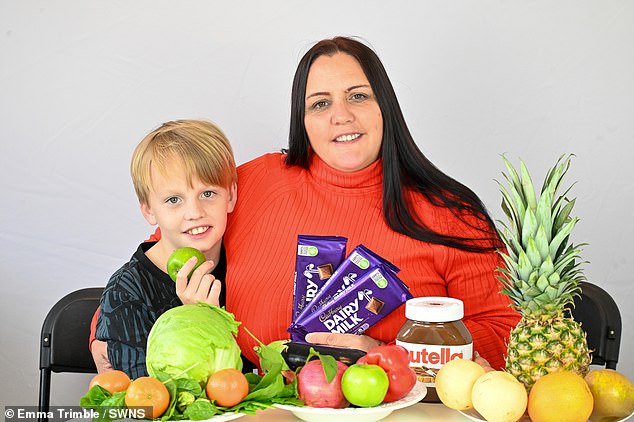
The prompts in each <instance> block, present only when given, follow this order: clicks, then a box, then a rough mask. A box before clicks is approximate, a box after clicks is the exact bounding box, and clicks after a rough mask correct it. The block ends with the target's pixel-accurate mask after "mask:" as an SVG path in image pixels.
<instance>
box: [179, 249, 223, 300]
mask: <svg viewBox="0 0 634 422" xmlns="http://www.w3.org/2000/svg"><path fill="white" fill-rule="evenodd" d="M195 265H196V259H195V258H190V259H189V260H188V261H187V262H186V263H185V265H183V268H181V269H180V270H179V271H178V275H177V276H176V295H177V296H178V298H179V299H180V300H181V302H183V304H192V303H198V302H204V303H208V304H210V305H215V306H220V289H221V288H222V285H221V284H220V280H216V278H215V277H214V276H213V275H212V274H209V272H210V271H211V270H213V269H214V268H215V264H214V262H213V261H205V262H203V263H202V264H201V265H200V267H198V268H196V270H195V271H194V272H193V273H192V276H191V277H190V279H189V281H188V280H187V275H188V274H189V273H190V272H191V270H192V269H193V268H194V266H195Z"/></svg>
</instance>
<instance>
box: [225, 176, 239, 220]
mask: <svg viewBox="0 0 634 422" xmlns="http://www.w3.org/2000/svg"><path fill="white" fill-rule="evenodd" d="M237 200H238V184H237V183H236V182H233V183H232V184H231V187H230V188H229V203H228V204H227V212H228V213H229V212H233V209H234V208H235V207H236V201H237Z"/></svg>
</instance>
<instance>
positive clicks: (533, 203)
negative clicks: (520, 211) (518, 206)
mask: <svg viewBox="0 0 634 422" xmlns="http://www.w3.org/2000/svg"><path fill="white" fill-rule="evenodd" d="M520 176H521V180H522V192H524V198H525V199H526V211H527V212H528V210H529V209H530V210H535V209H536V208H537V199H536V197H535V188H534V187H533V181H532V180H531V175H530V174H529V172H528V169H527V168H526V164H524V161H522V160H520Z"/></svg>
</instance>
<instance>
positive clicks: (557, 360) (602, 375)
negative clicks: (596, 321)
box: [435, 156, 634, 422]
mask: <svg viewBox="0 0 634 422" xmlns="http://www.w3.org/2000/svg"><path fill="white" fill-rule="evenodd" d="M570 160H571V156H568V157H564V156H561V157H560V158H559V160H558V161H557V163H556V165H555V166H554V167H553V168H552V169H550V170H549V171H548V173H547V175H546V178H545V181H544V183H543V187H542V191H541V194H540V195H539V197H537V196H536V194H535V191H534V188H533V183H532V180H531V177H530V174H529V172H528V170H527V168H526V166H525V164H524V162H522V161H521V160H520V170H519V171H517V170H516V169H514V168H513V166H512V165H511V163H510V162H509V161H508V160H507V159H506V158H504V162H505V165H506V169H507V174H504V177H505V179H506V181H507V182H508V188H505V187H504V186H503V185H502V184H500V189H501V191H502V197H503V201H502V208H503V210H504V212H505V214H506V215H507V217H508V222H507V223H501V229H500V230H499V233H500V236H501V238H502V240H503V242H504V244H505V246H506V250H505V251H501V252H500V254H501V256H502V258H503V260H504V264H505V265H504V267H503V268H499V269H498V271H499V277H498V278H499V280H500V282H501V283H502V286H503V290H502V293H504V294H506V295H507V296H509V298H510V299H511V302H512V305H513V307H514V308H515V309H516V310H517V311H518V312H519V313H520V314H521V316H522V319H521V320H520V322H519V323H518V325H517V327H516V328H515V329H514V330H513V331H512V332H511V334H510V338H509V342H508V352H507V358H506V368H505V370H504V371H492V372H486V373H484V370H483V369H482V368H480V367H479V366H478V365H477V364H475V363H474V362H471V361H466V360H461V359H456V360H453V361H451V362H449V363H447V364H445V365H444V366H443V367H442V368H441V369H440V371H439V372H438V374H437V376H436V379H435V386H436V392H437V394H438V396H439V398H440V399H441V401H442V402H443V403H444V404H445V405H446V406H448V407H451V408H453V409H456V410H459V411H461V412H463V413H464V414H465V415H467V416H469V417H473V416H474V414H473V411H474V410H475V411H477V414H476V415H475V416H476V417H477V420H487V421H496V422H515V421H518V420H522V421H523V420H531V421H533V422H551V421H552V422H585V421H587V420H588V419H590V420H591V421H592V422H609V421H617V420H621V418H625V417H628V416H630V415H631V414H632V412H634V386H633V385H632V383H631V381H630V380H628V379H627V377H625V376H624V375H623V374H621V373H619V372H617V371H615V370H611V369H596V370H592V371H590V372H588V370H589V365H590V362H591V357H590V353H591V351H589V350H588V345H587V342H586V334H585V332H584V331H583V327H582V326H581V325H580V324H579V323H578V322H577V321H575V320H574V319H573V318H572V317H571V316H570V314H569V312H568V311H567V309H566V306H567V305H571V304H573V298H574V296H576V295H578V294H579V292H580V287H579V282H580V281H582V280H585V277H584V275H583V271H582V269H581V264H583V261H582V260H581V258H580V253H581V251H582V248H583V246H584V245H583V244H582V245H574V244H572V243H571V242H570V234H571V232H572V230H573V228H574V227H575V225H576V224H577V222H578V218H576V217H571V211H572V209H573V206H574V203H575V200H574V199H572V200H569V199H568V198H567V197H566V195H567V194H568V193H569V192H570V189H571V188H568V189H566V191H565V193H564V194H562V195H559V196H557V191H558V189H559V188H560V187H561V182H562V179H563V177H564V175H565V174H566V172H567V171H568V168H569V166H570Z"/></svg>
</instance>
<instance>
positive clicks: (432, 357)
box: [396, 340, 473, 388]
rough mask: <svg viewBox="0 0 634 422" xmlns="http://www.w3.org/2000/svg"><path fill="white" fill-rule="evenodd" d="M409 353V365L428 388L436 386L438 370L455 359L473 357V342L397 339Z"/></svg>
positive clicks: (397, 342)
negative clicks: (422, 341)
mask: <svg viewBox="0 0 634 422" xmlns="http://www.w3.org/2000/svg"><path fill="white" fill-rule="evenodd" d="M396 344H398V345H399V346H403V347H404V348H405V349H407V352H408V353H409V366H410V368H412V369H414V372H416V378H417V379H418V380H419V381H420V382H422V383H423V385H425V387H427V388H432V387H434V378H435V377H436V373H437V372H438V370H439V369H440V368H441V367H442V366H443V365H444V364H445V363H447V362H449V361H450V360H453V359H469V360H471V359H472V358H473V343H469V344H464V345H459V346H448V345H442V346H441V345H438V344H419V343H409V342H406V341H400V340H396Z"/></svg>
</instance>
